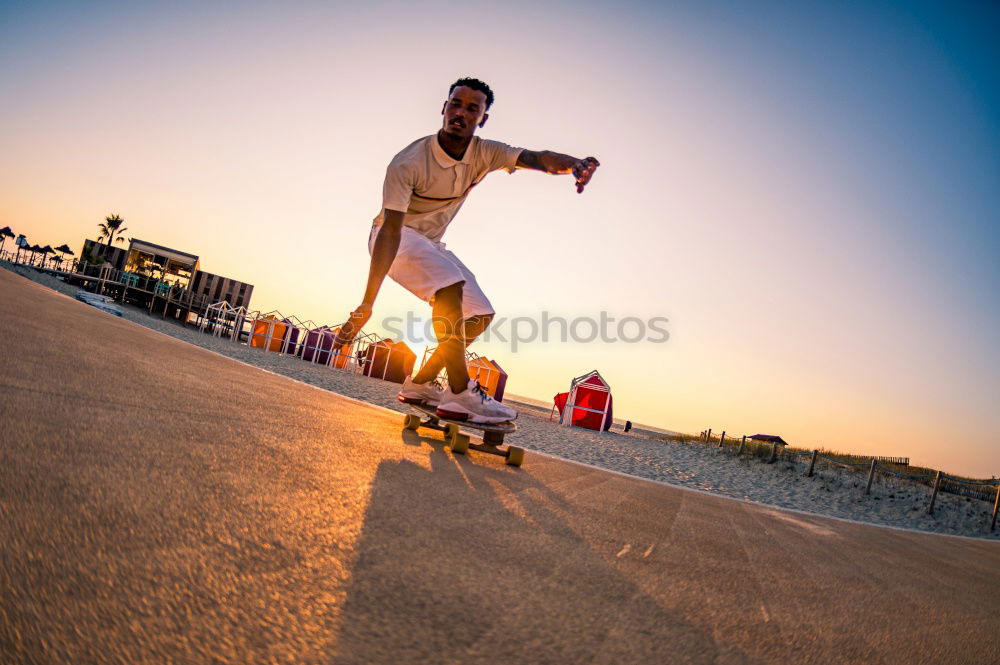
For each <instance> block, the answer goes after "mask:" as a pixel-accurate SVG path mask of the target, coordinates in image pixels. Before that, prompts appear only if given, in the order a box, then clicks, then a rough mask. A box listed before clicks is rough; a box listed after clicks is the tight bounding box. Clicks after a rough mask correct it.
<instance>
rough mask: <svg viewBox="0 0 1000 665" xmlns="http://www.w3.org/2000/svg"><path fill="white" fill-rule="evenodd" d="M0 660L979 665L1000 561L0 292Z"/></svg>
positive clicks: (995, 555)
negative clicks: (454, 419)
mask: <svg viewBox="0 0 1000 665" xmlns="http://www.w3.org/2000/svg"><path fill="white" fill-rule="evenodd" d="M0 340H2V342H0V367H2V368H3V372H2V375H0V423H2V430H0V431H2V434H0V662H2V663H5V664H6V663H292V662H296V663H560V664H563V663H574V664H576V663H658V664H659V663H824V664H826V663H866V664H875V663H996V662H1000V597H998V595H997V589H1000V546H998V545H997V544H996V543H991V542H986V541H976V540H971V539H962V538H953V537H946V536H936V535H929V534H919V533H911V532H903V531H895V530H890V529H883V528H878V527H870V526H864V525H858V524H851V523H846V522H841V521H836V520H831V519H826V518H822V517H812V516H803V515H800V514H795V513H789V512H784V511H777V510H772V509H768V508H764V507H760V506H756V505H752V504H746V503H741V502H737V501H732V500H729V499H724V498H720V497H714V496H709V495H705V494H700V493H696V492H691V491H688V490H682V489H679V488H673V487H668V486H664V485H657V484H654V483H649V482H645V481H641V480H637V479H632V478H626V477H623V476H619V475H616V474H611V473H607V472H603V471H599V470H595V469H590V468H587V467H582V466H579V465H575V464H571V463H568V462H563V461H560V460H555V459H551V458H546V457H542V456H539V455H531V454H530V453H529V455H528V458H527V460H526V461H525V465H524V467H522V468H521V469H514V468H511V467H507V466H505V465H504V464H503V460H502V459H500V458H497V457H492V456H488V455H484V454H481V453H475V452H472V453H470V454H469V455H468V456H457V455H453V454H452V453H451V452H450V451H448V450H447V449H446V448H445V447H444V446H443V445H442V444H441V440H440V435H439V434H438V433H436V432H430V433H428V434H427V435H426V436H425V435H423V434H419V435H418V434H417V433H413V432H406V431H403V430H402V428H401V426H400V421H401V417H400V416H399V415H398V414H391V413H388V412H386V411H384V410H381V409H379V408H375V407H371V406H367V405H363V404H359V403H356V402H353V401H351V400H348V399H345V398H342V397H339V396H337V395H333V394H329V393H325V392H322V391H320V390H317V389H313V388H310V387H307V386H304V385H301V384H298V383H295V382H294V381H291V380H289V379H286V378H283V377H279V376H276V375H272V374H268V373H265V372H262V371H260V370H257V369H254V368H251V367H248V366H246V365H242V364H239V363H237V362H234V361H231V360H229V359H226V358H222V357H220V356H217V355H214V354H212V353H210V352H207V351H204V350H202V349H199V348H196V347H192V346H190V345H186V344H184V343H182V342H179V341H177V340H174V339H171V338H168V337H165V336H162V335H159V334H157V333H154V332H152V331H150V330H147V329H145V328H142V327H140V326H136V325H134V324H131V323H129V322H127V321H123V320H121V319H117V318H115V317H112V316H110V315H107V314H103V313H101V312H99V311H97V310H95V309H93V308H91V307H89V306H87V305H85V304H82V303H78V302H75V301H73V300H71V299H69V298H66V297H65V296H61V295H59V294H56V293H54V292H52V291H50V290H48V289H45V288H44V287H41V286H39V285H36V284H34V283H31V282H29V281H28V280H25V279H23V278H21V277H18V276H16V275H13V274H11V273H9V272H7V271H4V270H0Z"/></svg>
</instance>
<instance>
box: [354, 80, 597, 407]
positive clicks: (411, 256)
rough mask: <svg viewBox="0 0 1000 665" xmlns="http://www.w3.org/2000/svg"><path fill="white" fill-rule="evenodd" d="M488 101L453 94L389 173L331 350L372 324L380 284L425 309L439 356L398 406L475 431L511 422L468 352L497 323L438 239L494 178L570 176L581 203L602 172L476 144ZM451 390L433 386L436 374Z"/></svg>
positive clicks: (464, 91)
mask: <svg viewBox="0 0 1000 665" xmlns="http://www.w3.org/2000/svg"><path fill="white" fill-rule="evenodd" d="M492 104H493V91H492V90H490V87H489V86H488V85H486V84H485V83H483V82H482V81H480V80H478V79H473V78H463V79H459V80H458V81H456V82H455V83H453V84H452V86H451V88H450V89H449V91H448V99H447V100H446V101H445V103H444V107H443V108H442V109H441V115H442V116H443V122H442V127H441V129H440V130H438V132H437V134H432V135H431V136H427V137H424V138H422V139H418V140H416V141H414V142H413V143H411V144H410V145H408V146H407V147H406V148H403V150H402V151H401V152H400V153H399V154H398V155H396V156H395V157H394V158H393V160H392V161H391V162H390V163H389V168H388V169H387V170H386V174H385V184H384V187H383V190H382V211H381V212H380V213H379V215H378V216H377V217H376V218H375V221H374V223H373V224H372V232H371V235H370V236H369V239H368V249H369V252H370V253H371V257H372V260H371V268H370V270H369V272H368V284H367V287H366V288H365V294H364V297H363V298H362V301H361V305H359V306H358V308H357V309H355V310H354V312H352V313H351V318H350V320H349V321H348V323H347V324H345V325H344V326H343V332H342V334H341V336H340V337H339V338H338V340H337V342H336V343H335V346H341V345H343V344H345V343H347V342H348V341H350V339H352V338H353V337H354V335H356V334H357V332H359V331H360V330H361V328H362V326H364V325H365V323H367V322H368V319H370V318H371V315H372V305H373V304H374V302H375V297H376V296H377V295H378V291H379V288H381V286H382V282H383V280H384V279H385V276H386V275H389V277H391V278H392V279H393V280H395V281H396V282H398V283H399V284H400V285H402V286H403V287H404V288H405V289H407V290H408V291H410V292H411V293H413V294H414V295H416V296H417V297H418V298H420V299H421V300H425V301H427V302H428V303H430V305H431V307H432V311H433V316H434V334H435V336H436V337H437V340H438V346H437V350H436V351H435V352H434V354H433V355H432V356H431V357H430V358H429V359H428V361H427V362H426V363H425V364H424V366H423V367H422V368H421V369H420V371H419V372H417V374H416V375H415V376H412V377H407V378H406V380H405V381H404V383H403V389H402V390H401V391H400V393H399V399H400V400H401V401H403V402H410V403H420V404H425V405H427V406H436V407H437V413H438V415H440V416H442V417H445V418H452V419H456V420H468V421H469V422H475V423H498V422H503V421H506V420H512V419H513V418H516V417H517V412H516V411H514V410H513V409H511V408H510V407H508V406H506V405H504V404H501V403H499V402H497V401H495V400H493V399H492V398H490V397H489V396H488V395H486V394H485V393H484V392H483V390H482V388H481V387H480V386H479V385H478V384H477V383H476V382H475V381H473V380H470V379H469V372H468V368H467V367H466V364H465V348H466V346H468V345H469V344H471V343H472V341H473V340H474V339H476V337H478V336H479V335H480V334H481V333H482V332H483V331H484V330H486V327H487V326H488V325H489V324H490V321H491V320H492V319H493V315H494V313H495V312H494V310H493V306H492V305H491V304H490V301H489V300H488V299H487V298H486V295H485V294H484V293H483V292H482V289H480V287H479V284H478V283H477V282H476V277H475V275H473V274H472V272H471V271H470V270H469V269H468V268H467V267H466V266H465V264H464V263H462V262H461V261H460V260H459V259H458V257H457V256H455V255H454V254H453V253H452V252H451V251H449V250H448V249H446V248H445V245H444V243H442V242H441V238H442V236H443V235H444V232H445V230H446V229H447V227H448V224H450V223H451V220H452V219H453V218H454V217H455V214H456V213H457V212H458V210H459V209H460V208H461V207H462V204H463V203H464V202H465V198H466V197H467V196H468V194H469V192H470V191H471V190H472V188H473V187H475V186H476V185H477V184H479V182H480V181H481V180H482V179H483V177H485V176H486V174H487V173H489V172H491V171H496V170H498V169H506V170H507V171H508V172H510V173H513V172H514V170H515V169H534V170H536V171H544V172H546V173H552V174H572V175H573V176H574V178H575V180H576V188H577V192H578V193H582V192H583V188H584V187H585V186H586V185H587V183H588V182H590V179H591V177H593V175H594V171H595V169H596V168H597V167H598V166H599V163H598V161H597V160H596V159H594V158H593V157H586V158H584V159H577V158H576V157H570V156H569V155H563V154H559V153H555V152H550V151H533V150H522V149H520V148H512V147H511V146H509V145H506V144H504V143H500V142H499V141H490V140H484V139H480V138H479V137H477V136H475V133H476V129H477V128H479V127H482V126H484V125H485V124H486V120H487V119H488V118H489V115H488V113H487V111H488V110H489V108H490V106H491V105H492ZM442 368H444V369H445V370H447V373H448V386H447V387H446V388H445V387H442V386H440V385H438V383H437V381H436V380H435V379H436V378H437V376H438V374H439V373H440V372H441V369H442Z"/></svg>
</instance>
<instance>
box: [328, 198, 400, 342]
mask: <svg viewBox="0 0 1000 665" xmlns="http://www.w3.org/2000/svg"><path fill="white" fill-rule="evenodd" d="M402 232H403V213H402V212H400V211H398V210H389V209H388V208H386V209H385V215H384V218H383V221H382V226H380V227H379V230H378V235H377V236H376V237H375V244H374V245H373V246H372V262H371V267H369V269H368V284H367V285H366V286H365V295H364V297H363V298H362V299H361V304H360V305H358V307H357V308H356V309H355V310H354V311H353V312H351V318H350V319H348V321H347V324H346V325H345V326H344V328H345V329H344V330H343V331H342V333H341V335H339V336H338V337H340V338H341V339H338V340H337V341H338V342H341V343H346V342H348V341H350V340H351V339H353V338H354V335H356V334H357V333H358V332H359V331H360V330H361V328H362V327H363V326H364V325H365V324H366V323H368V319H370V318H371V316H372V306H373V305H374V304H375V298H376V297H377V296H378V292H379V289H381V288H382V282H384V281H385V276H386V275H387V274H388V273H389V268H390V267H392V262H393V261H394V260H395V259H396V252H397V251H399V238H400V236H401V235H402Z"/></svg>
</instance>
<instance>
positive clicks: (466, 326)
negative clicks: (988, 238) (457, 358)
mask: <svg viewBox="0 0 1000 665" xmlns="http://www.w3.org/2000/svg"><path fill="white" fill-rule="evenodd" d="M492 320H493V315H492V314H484V315H477V316H470V317H469V318H467V319H463V320H462V324H461V330H462V338H463V340H464V342H465V348H469V345H470V344H472V342H474V341H475V340H476V338H477V337H479V336H480V335H482V334H483V332H484V331H485V330H486V329H487V328H488V327H489V325H490V322H491V321H492ZM440 350H441V347H440V346H439V347H438V348H437V349H435V351H434V353H433V354H431V357H430V358H428V359H427V362H426V363H424V365H423V367H421V368H420V371H419V372H417V373H416V374H415V375H414V376H413V382H414V383H427V382H428V381H433V380H434V379H435V378H436V377H437V375H438V374H440V373H441V370H442V369H443V368H444V354H442V353H440ZM466 373H468V368H466ZM467 384H468V381H466V385H467Z"/></svg>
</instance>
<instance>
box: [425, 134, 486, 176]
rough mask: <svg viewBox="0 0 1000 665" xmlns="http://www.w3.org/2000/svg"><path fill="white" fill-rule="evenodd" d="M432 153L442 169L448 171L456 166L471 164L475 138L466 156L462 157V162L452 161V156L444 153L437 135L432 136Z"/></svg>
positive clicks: (467, 149) (466, 151) (470, 143)
mask: <svg viewBox="0 0 1000 665" xmlns="http://www.w3.org/2000/svg"><path fill="white" fill-rule="evenodd" d="M430 138H431V152H432V153H434V159H435V161H437V163H438V165H439V166H440V167H441V168H444V169H447V168H451V167H453V166H455V164H471V163H472V146H473V145H475V143H476V138H477V137H475V136H473V137H472V140H471V141H470V142H469V146H468V147H467V148H466V149H465V154H464V155H462V159H461V160H456V159H452V157H451V155H449V154H448V153H446V152H445V151H444V148H442V147H441V144H440V143H438V137H437V134H432V135H431V137H430Z"/></svg>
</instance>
